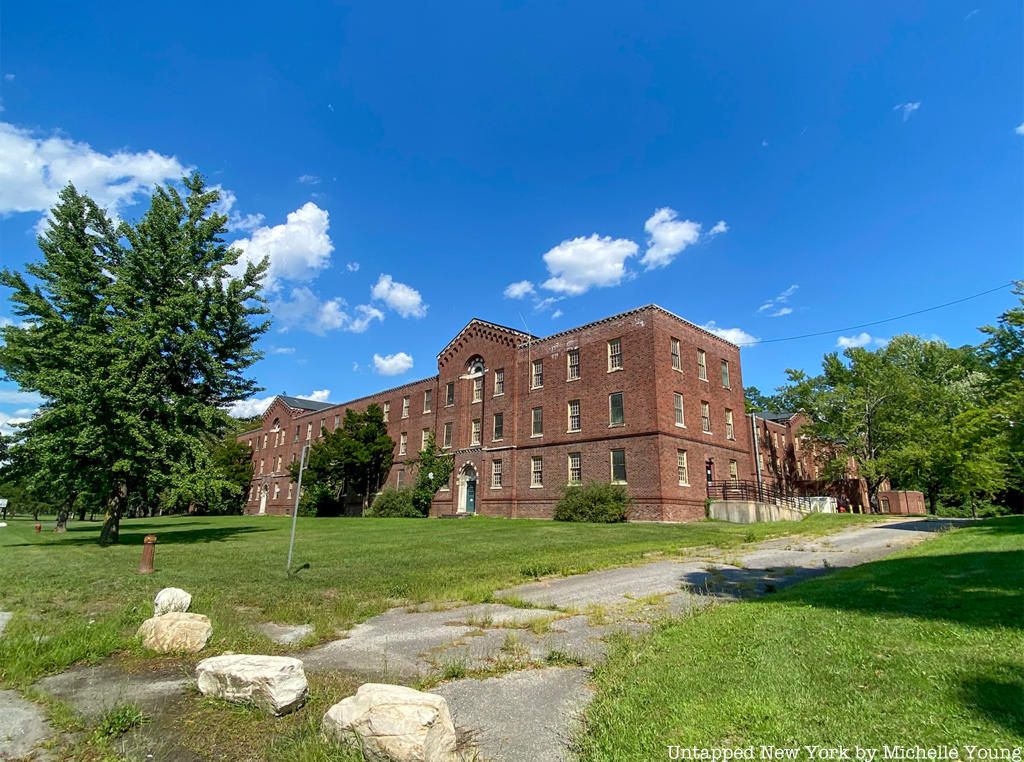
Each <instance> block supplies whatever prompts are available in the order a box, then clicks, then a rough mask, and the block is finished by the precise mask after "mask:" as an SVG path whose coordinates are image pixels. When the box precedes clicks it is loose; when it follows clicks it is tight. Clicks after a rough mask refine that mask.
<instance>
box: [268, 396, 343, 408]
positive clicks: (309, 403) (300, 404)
mask: <svg viewBox="0 0 1024 762" xmlns="http://www.w3.org/2000/svg"><path fill="white" fill-rule="evenodd" d="M278 399H280V400H281V401H282V402H283V403H284V404H286V405H287V406H288V407H290V408H294V409H295V410H324V409H326V408H329V407H334V405H335V403H333V402H314V401H313V400H304V399H302V397H289V396H288V395H286V394H279V395H278Z"/></svg>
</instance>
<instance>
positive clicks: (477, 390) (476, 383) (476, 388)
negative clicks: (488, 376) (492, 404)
mask: <svg viewBox="0 0 1024 762" xmlns="http://www.w3.org/2000/svg"><path fill="white" fill-rule="evenodd" d="M483 401H484V377H483V376H477V377H476V378H474V379H473V403H474V404H475V403H477V402H483Z"/></svg>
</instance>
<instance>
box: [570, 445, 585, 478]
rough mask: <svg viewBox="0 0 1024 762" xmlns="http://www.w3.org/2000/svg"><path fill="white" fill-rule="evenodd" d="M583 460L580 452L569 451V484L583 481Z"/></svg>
mask: <svg viewBox="0 0 1024 762" xmlns="http://www.w3.org/2000/svg"><path fill="white" fill-rule="evenodd" d="M582 462H583V459H582V456H581V455H580V453H578V452H571V453H569V484H580V483H581V482H582V481H583V465H582Z"/></svg>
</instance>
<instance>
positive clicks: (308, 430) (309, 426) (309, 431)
mask: <svg viewBox="0 0 1024 762" xmlns="http://www.w3.org/2000/svg"><path fill="white" fill-rule="evenodd" d="M312 438H313V422H312V421H310V422H309V423H307V424H306V441H307V442H308V441H309V440H310V439H312ZM263 446H264V447H266V446H267V443H266V442H265V441H264V442H263Z"/></svg>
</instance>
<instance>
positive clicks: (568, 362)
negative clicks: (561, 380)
mask: <svg viewBox="0 0 1024 762" xmlns="http://www.w3.org/2000/svg"><path fill="white" fill-rule="evenodd" d="M573 360H575V361H576V362H573ZM573 371H576V372H575V374H574V373H573ZM565 380H566V381H579V380H580V348H579V347H573V348H572V349H569V350H567V351H566V353H565Z"/></svg>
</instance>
